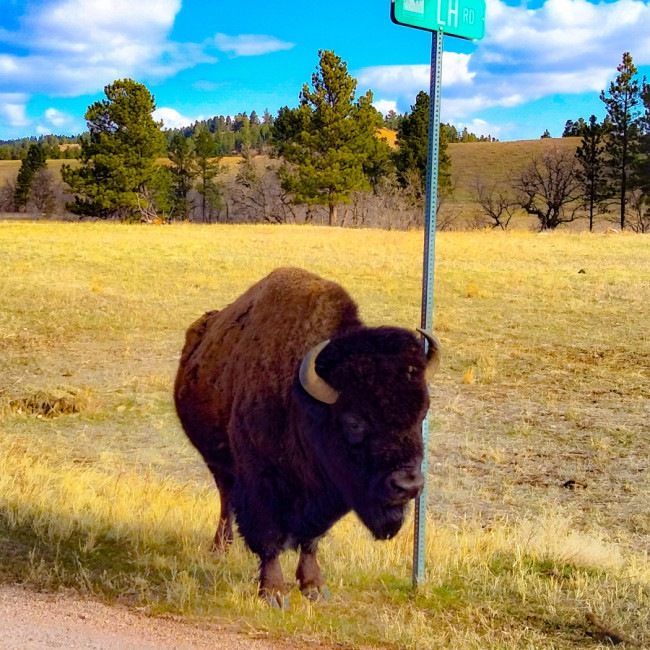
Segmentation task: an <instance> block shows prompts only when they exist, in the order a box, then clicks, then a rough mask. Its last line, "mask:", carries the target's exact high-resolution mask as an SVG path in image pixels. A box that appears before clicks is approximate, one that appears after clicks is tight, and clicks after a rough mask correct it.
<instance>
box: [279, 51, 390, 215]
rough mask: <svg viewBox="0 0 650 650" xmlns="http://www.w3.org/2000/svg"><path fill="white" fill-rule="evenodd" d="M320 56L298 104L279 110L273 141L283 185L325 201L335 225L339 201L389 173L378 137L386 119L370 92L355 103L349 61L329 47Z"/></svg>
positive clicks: (299, 196) (300, 197)
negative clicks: (374, 103)
mask: <svg viewBox="0 0 650 650" xmlns="http://www.w3.org/2000/svg"><path fill="white" fill-rule="evenodd" d="M318 56H319V64H318V67H317V68H316V72H315V73H314V74H313V75H312V79H311V87H310V86H309V84H304V86H303V89H302V92H301V94H300V106H299V107H298V108H296V109H289V108H283V109H281V110H280V112H279V114H278V118H277V120H276V122H275V128H274V132H273V141H274V144H275V154H276V155H277V156H279V157H281V158H282V159H283V160H284V161H285V163H286V164H284V165H283V166H282V167H281V169H280V174H281V182H282V187H283V188H284V189H285V190H286V191H287V192H289V193H290V194H291V195H292V196H293V198H294V200H295V201H296V202H297V203H307V204H310V205H313V204H317V205H327V206H328V208H329V223H330V225H337V224H338V205H339V204H340V203H347V202H348V201H349V200H350V195H351V193H352V192H355V191H358V190H367V189H370V187H371V183H375V184H376V182H378V179H379V177H381V176H382V175H383V174H384V173H385V170H386V162H387V160H388V157H389V148H388V144H387V143H386V142H385V141H384V140H380V139H379V138H378V130H379V129H380V127H381V126H382V124H383V120H382V117H381V114H380V113H379V112H378V111H377V110H376V109H375V108H374V107H373V106H372V92H371V91H368V92H367V93H366V94H365V95H363V96H361V97H359V99H358V100H356V101H355V93H356V85H357V81H356V79H354V78H353V77H352V76H351V75H350V74H349V73H348V70H347V64H346V63H345V62H344V61H342V60H341V57H339V56H337V55H336V54H335V53H334V52H331V51H329V50H321V51H319V53H318Z"/></svg>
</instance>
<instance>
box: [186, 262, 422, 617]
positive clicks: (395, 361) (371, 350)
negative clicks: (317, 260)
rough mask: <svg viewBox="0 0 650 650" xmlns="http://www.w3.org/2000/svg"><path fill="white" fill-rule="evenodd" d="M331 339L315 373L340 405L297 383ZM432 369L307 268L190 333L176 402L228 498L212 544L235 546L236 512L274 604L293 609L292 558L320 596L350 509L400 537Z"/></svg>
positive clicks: (416, 478) (406, 342) (412, 341)
mask: <svg viewBox="0 0 650 650" xmlns="http://www.w3.org/2000/svg"><path fill="white" fill-rule="evenodd" d="M325 339H331V342H330V343H329V344H328V345H327V346H326V347H325V348H324V350H323V352H322V353H320V354H319V355H318V358H317V360H316V370H317V372H318V375H319V376H322V377H323V379H324V380H325V381H326V382H327V383H328V384H329V385H330V386H331V387H332V388H333V389H335V391H337V392H336V393H335V394H338V395H340V397H339V399H338V400H337V401H336V403H333V404H324V403H322V402H320V401H318V400H316V399H314V398H313V397H312V396H311V394H308V393H307V392H306V391H305V390H304V388H303V386H301V384H300V381H299V380H298V368H299V366H300V364H301V361H302V359H303V358H304V357H305V355H306V353H307V352H308V351H309V350H310V349H311V348H313V347H314V346H315V345H316V344H318V343H320V342H321V341H323V340H325ZM426 365H427V358H426V357H425V355H424V352H423V349H422V347H421V345H420V343H419V341H418V340H417V339H416V337H415V336H414V335H413V334H412V333H410V332H408V331H406V330H402V329H399V328H376V329H371V328H366V327H364V326H363V324H362V323H361V321H360V320H359V318H358V314H357V306H356V304H355V303H354V301H353V300H352V298H351V297H350V296H349V295H348V293H347V292H346V291H345V290H344V289H343V288H342V287H340V286H339V285H338V284H336V283H334V282H330V281H328V280H324V279H322V278H320V277H318V276H316V275H313V274H311V273H308V272H307V271H303V270H301V269H293V268H291V269H278V270H276V271H274V272H273V273H271V274H270V275H269V276H267V277H266V278H264V279H263V280H261V281H260V282H258V283H257V284H256V285H254V286H253V287H251V288H250V289H249V290H248V291H247V292H246V293H244V294H243V295H242V296H241V297H240V298H238V299H237V300H236V301H235V302H233V303H232V304H230V305H228V306H227V307H226V308H224V309H223V310H221V311H211V312H208V313H206V314H205V315H204V316H202V317H201V318H200V319H199V320H197V321H196V322H195V323H194V324H193V325H192V326H191V327H190V328H189V330H188V332H187V338H186V343H185V347H184V349H183V353H182V356H181V361H180V367H179V370H178V375H177V378H176V384H175V400H176V407H177V410H178V414H179V417H180V419H181V422H182V424H183V427H184V429H185V431H186V433H187V435H188V437H189V438H190V440H191V441H192V443H193V444H194V445H195V446H196V448H197V449H198V450H199V452H200V453H201V454H202V456H203V458H204V459H205V461H206V463H207V465H208V467H209V468H210V470H211V472H212V473H213V475H214V477H215V480H216V482H217V486H218V488H219V492H220V496H221V508H222V511H221V520H220V523H219V526H218V529H217V533H216V536H215V546H216V547H218V548H225V547H226V546H227V545H228V544H229V542H230V541H231V540H232V535H233V533H232V520H233V514H236V519H237V522H238V526H239V530H240V532H241V534H242V536H243V537H244V539H245V541H246V542H247V544H248V545H249V547H250V548H251V549H252V550H253V551H254V552H255V553H257V554H258V555H259V557H260V563H261V585H260V591H261V594H262V595H263V596H264V597H266V598H267V599H268V600H269V602H271V603H273V604H279V605H282V603H283V598H282V594H283V592H284V583H283V579H282V573H281V570H280V564H279V561H278V556H279V554H280V553H281V552H282V551H283V550H284V549H286V548H290V547H294V548H295V547H300V550H301V556H300V561H299V564H298V572H297V576H298V579H299V581H300V587H301V589H302V591H303V593H305V594H306V595H308V596H310V597H318V596H319V595H322V594H323V593H324V580H323V577H322V575H321V572H320V569H319V567H318V563H317V561H316V555H315V554H316V547H317V544H318V540H319V538H320V537H321V536H322V535H323V534H324V533H325V532H326V531H327V530H328V529H329V528H330V527H331V525H332V524H333V523H334V522H335V521H336V520H337V519H339V518H340V517H341V516H342V515H343V514H345V513H346V512H348V511H349V510H350V509H354V510H355V511H356V512H357V513H358V514H359V516H360V517H361V519H362V521H364V523H365V524H366V525H367V526H368V527H369V528H370V529H371V531H372V532H373V533H374V534H375V536H377V537H379V538H385V537H390V536H392V535H393V534H395V533H396V532H397V530H398V529H399V527H400V526H401V523H402V521H403V516H404V507H405V505H406V502H407V501H408V500H409V499H411V498H412V497H413V496H414V494H416V493H417V491H418V490H419V487H420V486H421V484H422V477H421V474H420V468H419V464H420V462H421V459H422V453H423V450H422V440H421V436H420V433H419V423H420V421H421V419H422V417H423V415H424V413H425V411H426V406H427V401H428V399H427V392H426V385H425V379H424V373H425V369H426ZM312 394H313V393H312Z"/></svg>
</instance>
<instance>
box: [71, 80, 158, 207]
mask: <svg viewBox="0 0 650 650" xmlns="http://www.w3.org/2000/svg"><path fill="white" fill-rule="evenodd" d="M104 93H105V94H106V99H104V100H101V101H98V102H95V103H94V104H92V105H91V106H89V107H88V110H87V111H86V115H85V117H86V120H87V124H88V130H89V137H88V138H87V139H86V138H84V139H82V142H81V160H82V164H81V167H79V168H75V169H73V168H72V167H70V166H68V165H64V166H63V168H62V170H61V177H62V178H63V180H64V181H65V182H66V183H67V184H68V185H69V186H70V189H71V191H72V193H73V194H74V197H75V198H74V202H73V203H69V204H68V205H67V207H68V209H69V210H70V211H71V212H74V213H76V214H79V215H88V216H95V217H100V218H110V217H118V218H122V219H130V218H135V217H136V215H138V213H139V214H143V212H144V213H146V214H147V215H150V214H151V213H152V210H154V211H155V209H154V208H153V206H152V205H151V198H152V194H153V192H154V190H155V187H156V184H157V181H158V180H159V179H160V174H159V173H158V172H157V170H156V158H157V157H158V156H160V155H161V153H162V151H163V145H164V137H163V134H162V132H161V130H160V126H161V124H160V123H159V122H156V121H154V119H153V117H152V113H153V111H154V110H155V108H156V105H155V102H154V98H153V96H152V95H151V93H150V92H149V90H148V89H147V87H146V86H144V85H143V84H140V83H136V82H135V81H133V80H132V79H123V80H119V81H115V82H113V83H112V84H110V85H108V86H106V87H105V88H104Z"/></svg>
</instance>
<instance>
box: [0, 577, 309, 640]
mask: <svg viewBox="0 0 650 650" xmlns="http://www.w3.org/2000/svg"><path fill="white" fill-rule="evenodd" d="M300 647H306V646H304V645H303V644H293V643H291V644H290V645H288V644H286V643H281V642H277V641H273V640H271V639H268V638H263V633H259V632H254V631H251V633H250V634H249V633H245V632H242V631H239V630H237V629H235V628H234V627H233V626H229V625H227V624H226V625H219V624H214V623H211V624H191V623H188V622H185V621H183V620H181V619H179V618H176V617H168V616H164V617H152V616H147V615H146V614H144V613H139V612H134V611H132V610H128V609H126V608H124V607H112V606H108V605H104V604H102V603H98V602H93V601H89V600H83V599H81V598H79V597H77V596H71V595H66V594H59V593H57V594H51V593H39V592H35V591H31V590H29V589H26V588H23V587H17V586H12V585H0V648H2V649H3V650H37V649H38V650H41V649H45V648H47V649H51V648H66V649H70V650H77V649H81V648H84V649H85V650H87V649H89V648H91V649H97V650H99V649H101V650H136V649H137V650H172V649H174V650H189V649H190V648H192V649H201V648H211V649H212V650H215V649H216V650H218V649H219V648H231V649H233V650H237V649H239V648H241V649H244V648H250V649H252V650H270V649H273V650H278V649H283V648H300ZM310 647H312V648H313V647H314V646H313V645H312V646H310Z"/></svg>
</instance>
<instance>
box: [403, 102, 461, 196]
mask: <svg viewBox="0 0 650 650" xmlns="http://www.w3.org/2000/svg"><path fill="white" fill-rule="evenodd" d="M447 144H448V138H447V127H445V125H443V124H441V125H440V134H439V152H438V194H439V195H443V194H446V193H448V192H449V191H450V190H451V158H450V157H449V152H448V151H447ZM397 146H398V149H397V151H396V152H395V153H394V154H393V161H394V163H395V167H396V168H397V172H398V179H399V181H400V183H402V185H403V186H406V184H407V183H408V181H409V179H410V178H411V177H412V176H413V173H414V172H415V174H417V177H418V178H419V180H420V187H419V188H418V191H419V194H420V195H421V196H424V192H425V189H426V180H427V157H428V153H429V95H428V94H427V93H425V92H424V91H420V92H419V93H418V95H417V97H416V98H415V104H414V105H413V106H411V112H410V113H409V114H407V115H405V116H404V118H403V119H402V122H401V124H400V127H399V130H398V131H397Z"/></svg>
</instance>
